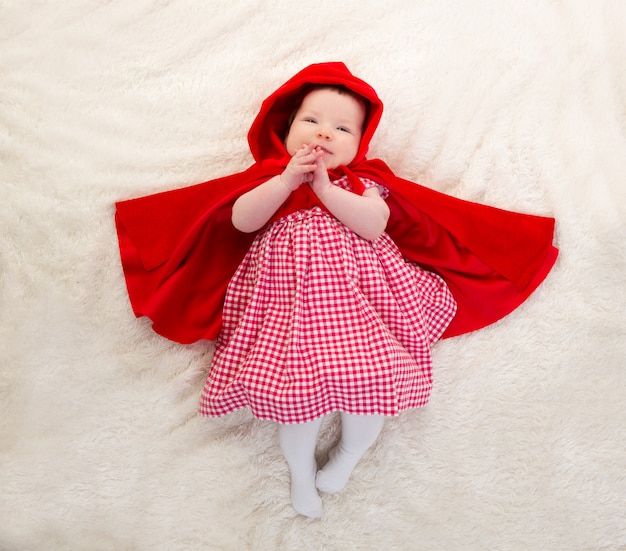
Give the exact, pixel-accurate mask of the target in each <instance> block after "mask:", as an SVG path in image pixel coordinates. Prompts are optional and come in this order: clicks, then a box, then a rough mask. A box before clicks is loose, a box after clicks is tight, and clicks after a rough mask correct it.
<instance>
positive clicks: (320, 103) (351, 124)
mask: <svg viewBox="0 0 626 551" xmlns="http://www.w3.org/2000/svg"><path fill="white" fill-rule="evenodd" d="M364 120H365V108H364V106H363V105H362V104H361V103H360V102H359V101H358V100H357V99H356V98H353V97H352V96H351V95H349V94H342V93H340V92H338V91H337V90H332V89H327V88H322V89H319V90H313V91H312V92H310V93H309V94H307V95H306V96H305V98H304V100H303V101H302V105H300V108H299V109H298V111H297V112H296V116H295V118H294V120H293V123H292V124H291V128H290V129H289V134H287V139H286V140H285V147H286V148H287V151H288V152H289V154H290V155H294V154H295V152H296V151H297V150H298V149H300V148H301V147H302V146H303V145H309V144H315V145H316V146H319V147H321V148H322V149H323V151H324V164H325V165H326V168H328V169H333V168H337V167H338V166H341V165H349V164H350V163H351V162H352V160H353V159H354V157H355V156H356V153H357V151H358V150H359V144H360V142H361V133H362V128H363V122H364Z"/></svg>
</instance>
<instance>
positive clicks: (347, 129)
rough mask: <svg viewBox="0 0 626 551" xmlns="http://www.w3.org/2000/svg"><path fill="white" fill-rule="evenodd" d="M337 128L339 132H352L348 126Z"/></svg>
mask: <svg viewBox="0 0 626 551" xmlns="http://www.w3.org/2000/svg"><path fill="white" fill-rule="evenodd" d="M337 130H339V132H347V133H348V134H352V132H351V131H350V129H349V128H348V127H346V126H340V127H338V128H337Z"/></svg>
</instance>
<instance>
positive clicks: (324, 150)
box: [315, 145, 333, 155]
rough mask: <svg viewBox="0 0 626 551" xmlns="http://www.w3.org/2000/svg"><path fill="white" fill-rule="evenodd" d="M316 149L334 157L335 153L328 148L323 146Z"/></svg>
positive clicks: (317, 146)
mask: <svg viewBox="0 0 626 551" xmlns="http://www.w3.org/2000/svg"><path fill="white" fill-rule="evenodd" d="M315 147H316V148H318V149H321V150H322V151H323V152H324V153H326V155H332V154H333V152H332V151H329V150H328V149H326V148H325V147H324V146H322V145H316V146H315Z"/></svg>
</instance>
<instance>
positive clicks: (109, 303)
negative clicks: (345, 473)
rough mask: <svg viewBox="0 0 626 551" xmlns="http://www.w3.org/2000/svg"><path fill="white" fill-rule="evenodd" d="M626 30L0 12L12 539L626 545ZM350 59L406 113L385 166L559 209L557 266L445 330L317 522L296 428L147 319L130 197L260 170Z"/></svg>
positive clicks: (27, 543) (227, 6)
mask: <svg viewBox="0 0 626 551" xmlns="http://www.w3.org/2000/svg"><path fill="white" fill-rule="evenodd" d="M625 27H626V4H624V3H623V2H621V1H619V0H598V1H596V2H593V3H590V2H587V1H584V0H579V1H577V0H570V1H565V0H561V1H554V2H544V1H529V2H523V3H519V2H501V1H495V0H474V1H473V2H468V3H462V2H452V1H438V2H419V3H415V2H412V1H409V0H397V1H391V2H385V3H384V4H383V3H382V2H381V3H374V2H372V3H363V2H361V1H356V0H348V1H347V2H342V3H337V2H327V1H326V0H321V1H320V2H317V3H313V4H311V3H306V2H305V3H303V2H297V3H294V2H262V1H257V2H252V1H247V2H246V1H243V2H234V3H233V2H231V1H230V0H229V1H221V0H218V1H212V2H204V1H200V0H189V1H185V2H181V1H175V0H165V1H156V0H138V1H134V2H122V1H121V0H113V1H104V0H97V1H93V2H81V1H79V0H69V1H67V2H63V3H59V2H55V3H45V2H35V1H29V0H28V1H22V2H3V3H1V4H0V74H1V75H2V76H1V78H0V179H1V181H0V488H1V490H0V491H1V496H2V497H1V499H0V519H2V521H1V522H0V548H1V549H8V550H14V549H43V548H45V549H211V550H213V549H215V550H240V549H254V550H277V549H280V550H283V549H285V550H292V549H293V550H295V549H308V550H316V549H320V550H321V549H324V550H344V549H351V550H371V549H389V550H420V549H424V550H432V549H513V550H517V549H520V550H522V549H523V550H527V549H568V550H583V549H585V550H588V549H594V550H595V549H603V550H617V549H622V548H624V546H626V497H625V496H626V478H625V477H624V466H625V465H626V441H625V435H626V408H625V407H624V403H626V385H624V367H625V364H626V359H625V356H626V354H625V352H626V276H625V275H624V274H626V248H625V245H624V244H625V243H626V223H625V219H626V186H625V185H624V181H625V179H626V108H625V105H626V72H625V71H624V67H626V40H625V38H624V34H623V29H624V28H625ZM328 60H341V61H344V62H345V63H346V64H347V65H348V66H349V67H350V69H351V70H352V71H353V72H354V73H355V74H357V75H359V76H360V77H362V78H363V79H365V80H366V81H367V82H369V83H370V84H372V86H374V87H375V88H376V90H377V92H378V93H379V95H380V96H381V98H382V99H383V101H384V102H385V108H386V110H385V114H384V116H383V120H382V123H381V126H380V128H379V131H378V133H377V135H376V137H375V139H374V142H373V144H372V149H371V151H370V155H371V156H372V157H381V158H383V159H385V160H386V161H387V162H388V163H389V164H390V166H391V167H392V168H393V169H394V171H396V172H397V173H398V174H399V175H402V176H405V177H407V178H410V179H413V180H417V181H420V182H421V183H423V184H425V185H429V186H432V187H434V188H436V189H439V190H442V191H445V192H447V193H450V194H452V195H456V196H459V197H463V198H467V199H471V200H476V201H480V202H484V203H488V204H493V205H496V206H500V207H504V208H509V209H512V210H520V211H525V212H533V213H537V214H546V215H554V216H555V217H556V218H557V245H558V246H559V248H560V250H561V255H560V258H559V260H558V263H557V265H556V267H555V269H554V270H553V272H552V273H551V274H550V276H549V277H548V279H547V280H546V282H545V283H544V284H543V285H542V286H541V287H540V289H539V290H538V291H537V292H536V293H535V294H534V295H533V296H532V297H531V299H530V300H529V301H528V302H527V303H525V304H524V305H523V306H522V307H521V308H520V309H519V310H517V311H516V312H514V313H513V314H512V315H510V316H509V317H507V318H505V319H504V320H502V321H501V322H499V323H498V324H496V325H494V326H492V327H490V328H487V329H484V330H482V331H479V332H477V333H474V334H471V335H467V336H463V337H458V338H454V339H450V340H448V341H445V342H441V343H439V344H438V345H437V348H436V352H435V388H434V393H433V396H432V399H431V403H430V404H429V405H428V406H427V407H426V408H424V409H422V410H416V411H410V412H407V413H405V414H403V415H402V416H400V417H398V418H395V419H392V420H390V421H388V422H387V424H386V427H385V429H384V430H383V433H382V435H381V437H380V439H379V441H378V442H377V443H376V444H375V445H374V446H373V447H372V448H371V449H370V450H369V451H368V452H367V454H366V457H365V459H364V461H363V462H362V463H360V464H359V466H357V468H356V470H355V472H354V475H353V478H352V479H351V481H350V482H349V484H348V486H347V487H346V489H345V490H344V491H343V492H341V493H339V494H336V495H332V496H324V498H323V499H324V509H325V514H324V518H323V519H322V520H316V521H310V520H307V519H304V518H302V517H299V516H298V515H297V514H296V513H295V512H294V511H293V509H292V508H291V504H290V499H289V475H288V470H287V465H286V463H285V460H284V458H283V457H282V454H281V452H280V449H279V445H278V440H277V431H276V427H275V425H273V424H272V423H270V422H260V421H257V420H255V419H254V418H252V417H251V416H250V414H249V413H248V412H246V411H240V412H237V413H235V414H233V415H230V416H228V417H225V418H222V419H218V420H215V419H202V418H199V417H198V416H196V407H197V401H198V398H199V395H200V390H201V386H202V383H203V381H204V378H205V371H206V369H207V366H208V363H209V360H210V356H211V353H212V348H211V344H210V343H209V344H197V345H192V346H182V345H177V344H174V343H171V342H169V341H166V340H165V339H163V338H161V337H158V336H157V335H155V334H153V333H152V332H151V331H150V328H149V327H148V325H147V322H146V321H145V320H139V321H138V320H136V319H134V317H133V315H132V313H131V310H130V307H129V304H128V299H127V296H126V290H125V288H124V281H123V277H122V273H121V268H120V262H119V258H118V251H117V243H116V238H115V230H114V227H113V203H114V202H115V201H117V200H120V199H124V198H130V197H135V196H139V195H143V194H146V193H152V192H156V191H160V190H165V189H169V188H172V187H177V186H181V185H186V184H191V183H195V182H199V181H203V180H207V179H209V178H215V177H218V176H220V175H224V174H230V173H233V172H235V171H237V170H242V169H244V168H246V167H247V166H248V165H249V164H250V162H251V158H250V156H249V153H248V148H247V144H246V132H247V130H248V128H249V126H250V123H251V121H252V119H253V118H254V115H255V114H256V112H257V110H258V108H259V102H260V101H261V100H262V99H263V98H264V97H266V96H267V94H268V93H269V92H271V91H272V90H274V89H275V88H276V86H277V85H278V84H280V83H282V82H284V81H285V80H286V78H289V76H291V75H293V74H294V73H295V72H297V71H298V70H299V69H301V68H303V67H304V66H306V65H308V64H309V63H314V62H319V61H328ZM207 261H209V262H210V259H208V260H207ZM336 427H337V419H336V417H333V418H331V419H329V420H328V421H327V422H326V423H325V424H324V426H323V427H322V438H321V441H320V445H319V457H320V460H322V461H323V460H325V458H326V455H327V451H328V449H329V448H330V447H332V444H333V443H334V442H335V441H336V437H337V435H336Z"/></svg>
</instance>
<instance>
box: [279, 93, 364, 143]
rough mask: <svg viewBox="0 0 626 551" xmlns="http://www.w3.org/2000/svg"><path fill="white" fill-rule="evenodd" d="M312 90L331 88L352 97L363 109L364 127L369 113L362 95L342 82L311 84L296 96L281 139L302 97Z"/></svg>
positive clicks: (284, 137)
mask: <svg viewBox="0 0 626 551" xmlns="http://www.w3.org/2000/svg"><path fill="white" fill-rule="evenodd" d="M314 90H333V91H335V92H337V93H338V94H342V95H345V96H350V97H352V98H354V99H355V100H356V101H358V102H359V103H360V104H361V105H362V106H363V107H364V109H365V117H364V118H363V126H364V127H365V125H366V121H367V118H368V115H369V103H368V102H367V101H366V100H365V98H364V97H363V96H360V95H359V94H357V93H356V92H353V91H352V90H350V88H348V87H347V86H344V85H343V84H311V85H309V86H307V87H305V88H304V89H303V90H302V91H301V92H300V93H299V94H298V95H297V96H296V101H295V106H294V109H293V111H292V112H291V115H289V120H288V122H287V128H286V130H285V136H283V139H287V134H288V133H289V129H290V128H291V124H292V123H293V120H294V119H295V118H296V113H297V112H298V109H300V106H301V105H302V102H303V101H304V98H305V97H306V96H307V95H309V94H310V93H311V92H313V91H314Z"/></svg>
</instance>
